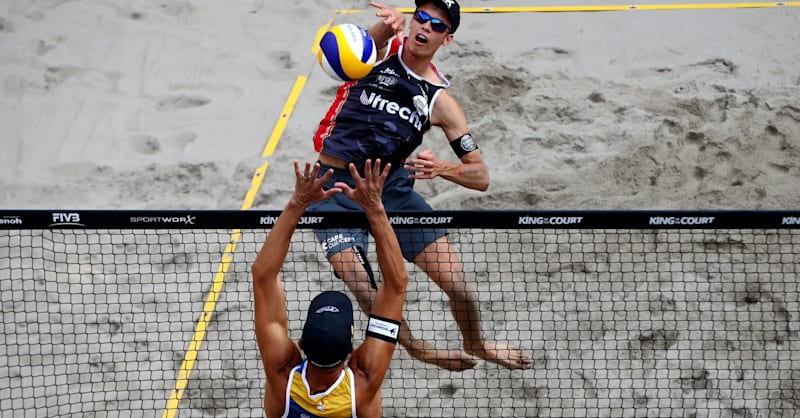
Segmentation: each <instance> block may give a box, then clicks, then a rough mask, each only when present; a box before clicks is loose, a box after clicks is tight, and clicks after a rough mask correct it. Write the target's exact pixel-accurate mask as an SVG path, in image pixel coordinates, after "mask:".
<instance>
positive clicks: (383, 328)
mask: <svg viewBox="0 0 800 418" xmlns="http://www.w3.org/2000/svg"><path fill="white" fill-rule="evenodd" d="M398 333H400V321H395V320H394V319H386V318H381V317H379V316H375V315H370V316H369V323H368V324H367V337H374V338H378V339H381V340H383V341H386V342H389V343H392V344H397V334H398Z"/></svg>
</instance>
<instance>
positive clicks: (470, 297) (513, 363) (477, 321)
mask: <svg viewBox="0 0 800 418" xmlns="http://www.w3.org/2000/svg"><path fill="white" fill-rule="evenodd" d="M414 264H416V265H417V267H419V268H420V269H421V270H423V271H425V273H427V274H428V277H430V278H431V280H433V282H434V283H436V285H437V286H439V287H440V288H441V289H442V291H443V292H444V293H445V294H447V296H448V298H449V299H450V310H451V312H452V313H453V318H454V319H455V321H456V322H457V323H458V326H459V329H460V330H461V335H462V337H463V339H464V351H466V352H467V353H468V354H471V355H473V356H475V357H480V358H482V359H484V360H486V361H490V362H493V363H497V364H499V365H501V366H503V367H507V368H509V369H525V368H529V367H531V366H532V365H533V360H532V359H531V357H530V356H528V355H527V354H525V353H524V352H522V350H520V349H519V348H517V347H514V346H512V345H509V344H503V343H495V342H487V341H485V340H484V339H483V332H482V327H481V314H480V309H479V305H478V295H477V293H476V291H475V289H474V287H473V286H472V285H471V284H469V283H468V282H467V281H466V279H465V275H464V269H463V267H462V265H461V262H460V260H459V258H458V255H457V254H456V252H455V251H454V249H453V246H452V245H451V244H450V242H449V241H448V240H447V237H446V236H441V237H440V238H438V239H437V240H436V241H434V242H432V243H430V244H428V245H427V246H426V247H425V249H424V250H423V251H422V252H420V253H419V254H417V256H416V257H415V258H414Z"/></svg>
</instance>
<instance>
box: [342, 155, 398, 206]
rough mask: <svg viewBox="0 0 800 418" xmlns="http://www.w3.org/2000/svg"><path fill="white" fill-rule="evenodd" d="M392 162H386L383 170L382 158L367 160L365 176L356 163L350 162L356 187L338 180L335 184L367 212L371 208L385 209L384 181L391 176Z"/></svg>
mask: <svg viewBox="0 0 800 418" xmlns="http://www.w3.org/2000/svg"><path fill="white" fill-rule="evenodd" d="M391 166H392V165H391V164H386V166H385V167H383V171H381V160H380V158H378V159H376V160H375V162H374V163H373V162H372V160H367V161H366V164H364V177H361V175H360V174H359V173H358V169H357V168H356V166H355V164H353V163H350V165H349V167H348V168H349V169H350V174H351V175H352V176H353V180H354V181H355V184H356V187H355V189H354V188H351V187H350V186H349V185H348V184H347V183H343V182H336V184H334V186H335V187H336V188H338V189H340V190H341V191H342V192H343V193H344V194H345V196H347V197H348V198H350V199H351V200H353V201H354V202H356V203H358V204H359V205H360V206H361V207H362V208H363V209H364V211H365V212H368V211H371V210H383V201H382V200H381V196H382V195H383V183H384V182H385V181H386V178H387V177H389V170H390V168H391Z"/></svg>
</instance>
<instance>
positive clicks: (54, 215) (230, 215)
mask: <svg viewBox="0 0 800 418" xmlns="http://www.w3.org/2000/svg"><path fill="white" fill-rule="evenodd" d="M388 215H389V221H390V223H391V224H392V225H393V226H395V227H397V228H500V229H544V228H548V229H601V228H608V229H717V228H719V229H748V228H762V229H763V228H767V229H769V228H800V211H516V210H515V211H434V212H424V213H423V212H391V213H389V214H388ZM278 216H280V211H257V210H249V211H236V210H231V211H218V210H217V211H212V210H203V211H192V210H189V211H186V210H166V211H129V210H0V229H59V228H62V229H63V228H66V229H76V228H77V229H80V228H86V229H201V228H202V229H209V228H213V229H235V228H244V229H257V228H265V229H269V228H272V225H274V224H275V222H276V221H277V220H278ZM367 225H368V223H367V220H366V218H365V217H364V215H363V214H362V213H360V212H307V213H306V214H305V215H304V216H303V217H302V219H301V220H300V224H299V225H298V228H301V229H302V228H344V227H367Z"/></svg>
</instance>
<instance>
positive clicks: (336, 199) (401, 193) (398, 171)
mask: <svg viewBox="0 0 800 418" xmlns="http://www.w3.org/2000/svg"><path fill="white" fill-rule="evenodd" d="M329 168H333V170H334V172H333V176H331V178H330V179H329V180H328V182H327V183H326V184H325V189H329V188H331V187H333V185H334V183H336V182H339V181H340V182H343V183H347V184H349V185H350V187H355V181H354V180H353V177H352V176H350V171H349V170H346V169H341V168H335V167H330V166H328V165H325V164H322V163H320V170H319V175H320V176H322V175H323V174H325V172H327V171H328V169H329ZM410 174H411V172H410V171H408V170H406V169H405V168H404V167H399V168H395V169H392V172H391V173H390V174H389V177H388V178H387V179H386V182H385V183H384V185H383V207H384V208H385V209H386V212H392V211H419V212H424V211H433V208H431V206H430V205H429V204H428V202H426V201H425V199H423V198H422V196H420V195H419V193H417V192H416V191H414V180H413V179H410V178H408V176H409V175H410ZM308 211H309V212H312V211H331V212H332V211H362V209H361V206H359V205H358V203H356V202H353V201H352V200H350V199H349V198H348V197H347V196H345V194H344V193H337V194H335V195H333V196H332V197H331V198H329V199H326V200H323V201H321V202H316V203H313V204H311V206H309V208H308ZM394 231H395V234H396V235H397V241H399V242H400V249H401V250H402V252H403V257H404V258H405V259H406V260H408V261H413V260H414V257H416V256H417V255H418V254H419V253H421V252H422V250H424V249H425V247H427V246H428V245H429V244H431V243H433V242H434V241H436V240H438V239H439V238H441V237H443V236H445V235H447V230H446V229H444V228H395V230H394ZM314 233H315V234H316V236H317V239H318V240H319V242H320V244H321V245H322V249H323V250H325V256H326V257H327V258H328V259H330V258H331V257H332V256H333V255H334V254H336V253H338V252H341V251H342V250H345V249H347V248H352V247H361V248H362V249H363V250H364V252H365V253H366V252H367V251H368V242H369V236H368V235H367V234H368V232H367V230H366V229H363V228H335V229H317V230H315V231H314Z"/></svg>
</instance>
